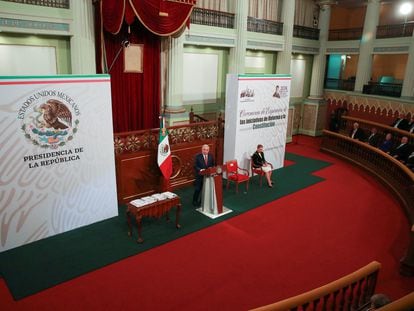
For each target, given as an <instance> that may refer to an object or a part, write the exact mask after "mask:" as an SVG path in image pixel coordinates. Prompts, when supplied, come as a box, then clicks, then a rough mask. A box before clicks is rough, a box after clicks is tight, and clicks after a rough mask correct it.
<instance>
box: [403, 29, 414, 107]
mask: <svg viewBox="0 0 414 311" xmlns="http://www.w3.org/2000/svg"><path fill="white" fill-rule="evenodd" d="M401 97H404V98H408V99H413V98H414V33H413V36H412V37H411V44H410V49H409V51H408V60H407V65H406V66H405V74H404V82H403V86H402V92H401Z"/></svg>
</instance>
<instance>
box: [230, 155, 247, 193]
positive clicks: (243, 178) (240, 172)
mask: <svg viewBox="0 0 414 311" xmlns="http://www.w3.org/2000/svg"><path fill="white" fill-rule="evenodd" d="M226 172H227V189H229V183H230V181H232V182H234V183H235V184H236V193H238V192H239V184H240V183H243V182H245V183H246V191H247V190H249V179H250V177H249V171H248V170H246V169H244V168H241V167H239V165H238V164H237V160H230V161H227V162H226Z"/></svg>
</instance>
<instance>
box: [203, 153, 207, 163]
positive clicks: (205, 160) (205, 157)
mask: <svg viewBox="0 0 414 311" xmlns="http://www.w3.org/2000/svg"><path fill="white" fill-rule="evenodd" d="M204 162H205V163H206V165H207V156H206V155H204Z"/></svg>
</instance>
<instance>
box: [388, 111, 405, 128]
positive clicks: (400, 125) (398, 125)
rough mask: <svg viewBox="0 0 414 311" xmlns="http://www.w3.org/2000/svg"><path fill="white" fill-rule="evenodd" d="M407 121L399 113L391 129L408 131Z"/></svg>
mask: <svg viewBox="0 0 414 311" xmlns="http://www.w3.org/2000/svg"><path fill="white" fill-rule="evenodd" d="M408 123H409V122H408V120H407V119H406V118H405V115H404V114H403V113H400V115H399V117H398V118H397V119H396V120H395V121H394V122H393V123H392V124H391V126H392V127H394V128H397V129H400V130H403V131H408Z"/></svg>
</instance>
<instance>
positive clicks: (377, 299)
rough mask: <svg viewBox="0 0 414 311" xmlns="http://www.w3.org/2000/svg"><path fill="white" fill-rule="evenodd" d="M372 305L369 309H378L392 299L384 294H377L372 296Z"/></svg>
mask: <svg viewBox="0 0 414 311" xmlns="http://www.w3.org/2000/svg"><path fill="white" fill-rule="evenodd" d="M370 301H371V307H370V308H369V309H368V310H377V309H379V308H381V307H383V306H385V305H387V304H389V303H390V302H391V299H390V298H388V297H387V296H385V295H384V294H375V295H372V296H371V299H370Z"/></svg>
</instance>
